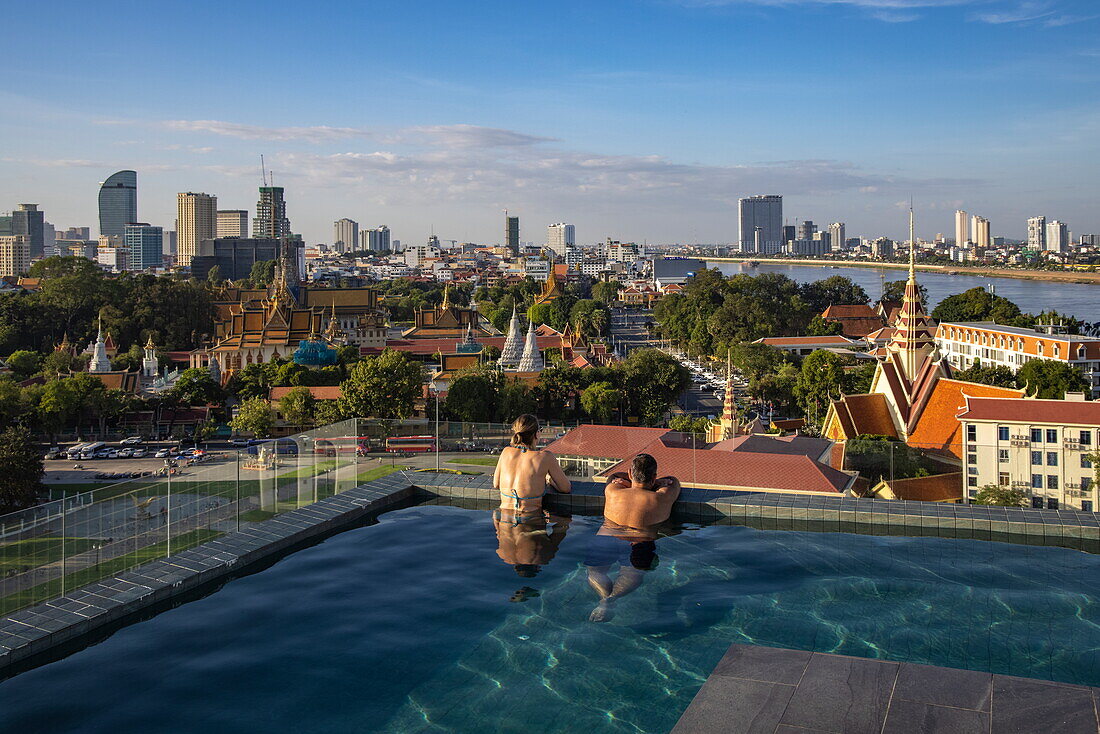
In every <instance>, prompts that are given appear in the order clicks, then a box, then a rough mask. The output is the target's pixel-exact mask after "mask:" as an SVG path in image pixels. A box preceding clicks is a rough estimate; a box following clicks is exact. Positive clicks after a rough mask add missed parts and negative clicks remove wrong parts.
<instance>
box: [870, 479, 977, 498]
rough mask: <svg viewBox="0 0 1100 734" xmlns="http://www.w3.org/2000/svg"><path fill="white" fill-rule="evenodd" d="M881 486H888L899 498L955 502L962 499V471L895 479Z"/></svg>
mask: <svg viewBox="0 0 1100 734" xmlns="http://www.w3.org/2000/svg"><path fill="white" fill-rule="evenodd" d="M879 486H880V487H882V486H885V487H888V488H889V489H890V491H891V492H892V493H893V494H894V497H896V498H897V499H899V500H917V501H921V502H953V501H955V500H961V499H962V472H949V473H947V474H936V475H935V476H931V477H914V478H912V479H895V480H894V481H892V482H882V484H880V485H879Z"/></svg>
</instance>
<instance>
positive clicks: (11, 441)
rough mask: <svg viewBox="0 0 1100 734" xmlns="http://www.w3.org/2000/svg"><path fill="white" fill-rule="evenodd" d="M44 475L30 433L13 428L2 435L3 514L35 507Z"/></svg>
mask: <svg viewBox="0 0 1100 734" xmlns="http://www.w3.org/2000/svg"><path fill="white" fill-rule="evenodd" d="M45 473H46V470H45V468H44V467H43V464H42V454H41V453H39V451H38V446H36V445H35V443H34V440H33V438H32V437H31V433H30V431H28V430H27V429H26V428H22V427H16V426H10V427H8V428H7V429H5V430H4V432H3V433H0V514H3V513H7V512H15V511H16V510H21V509H23V508H25V507H30V506H31V505H34V504H35V503H36V502H37V501H38V493H39V492H40V491H41V490H43V489H44V487H43V486H42V477H43V476H44V475H45Z"/></svg>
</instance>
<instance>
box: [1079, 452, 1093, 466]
mask: <svg viewBox="0 0 1100 734" xmlns="http://www.w3.org/2000/svg"><path fill="white" fill-rule="evenodd" d="M1081 468H1082V469H1091V468H1092V462H1091V461H1089V455H1088V454H1081Z"/></svg>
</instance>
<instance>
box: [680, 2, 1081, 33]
mask: <svg viewBox="0 0 1100 734" xmlns="http://www.w3.org/2000/svg"><path fill="white" fill-rule="evenodd" d="M679 2H680V4H682V5H686V6H689V7H732V6H737V5H755V6H765V7H776V8H781V7H796V6H800V5H802V6H808V5H816V6H840V7H850V8H856V9H859V10H864V11H867V14H868V15H869V16H870V17H872V18H875V19H877V20H881V21H885V22H888V23H906V22H910V21H914V20H918V19H919V18H920V17H921V16H920V14H919V13H917V12H915V11H919V10H930V9H934V8H952V7H957V8H966V7H969V8H973V9H975V12H973V13H971V15H970V16H969V18H970V20H973V21H978V22H982V23H990V24H993V25H1001V24H1005V23H1032V22H1041V23H1042V24H1043V25H1044V26H1046V27H1048V28H1055V27H1058V26H1063V25H1070V24H1073V23H1080V22H1082V21H1086V20H1091V19H1092V18H1094V17H1097V16H1079V15H1071V14H1068V13H1062V12H1060V11H1059V10H1058V7H1059V5H1060V1H1059V0H679Z"/></svg>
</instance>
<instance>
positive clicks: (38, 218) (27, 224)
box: [11, 204, 46, 258]
mask: <svg viewBox="0 0 1100 734" xmlns="http://www.w3.org/2000/svg"><path fill="white" fill-rule="evenodd" d="M42 217H43V214H42V212H41V211H40V210H39V208H38V204H20V205H19V208H18V209H16V210H15V211H13V212H12V213H11V234H13V235H20V234H21V235H26V237H27V242H28V244H29V245H30V248H31V257H32V258H36V257H42V255H43V252H44V248H45V244H46V242H45V234H44V226H45V221H44V220H43V218H42Z"/></svg>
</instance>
